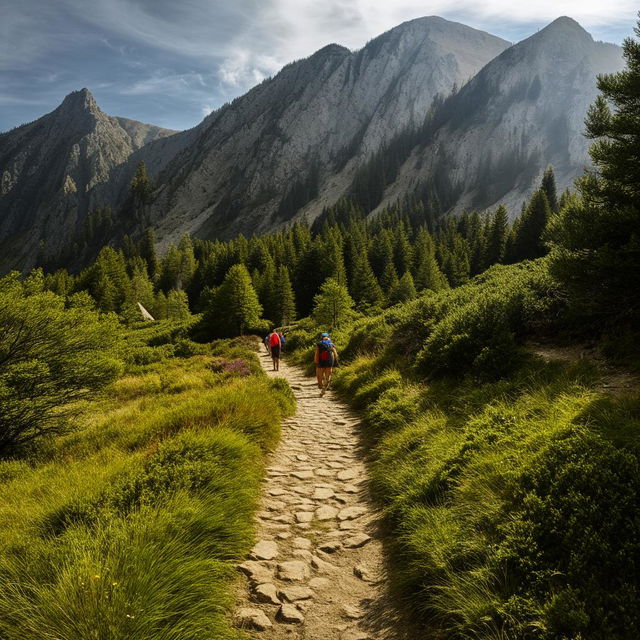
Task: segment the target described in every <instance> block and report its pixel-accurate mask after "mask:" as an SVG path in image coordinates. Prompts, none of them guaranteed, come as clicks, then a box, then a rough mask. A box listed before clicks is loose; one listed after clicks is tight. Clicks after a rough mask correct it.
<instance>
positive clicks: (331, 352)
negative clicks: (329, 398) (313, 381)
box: [313, 333, 338, 396]
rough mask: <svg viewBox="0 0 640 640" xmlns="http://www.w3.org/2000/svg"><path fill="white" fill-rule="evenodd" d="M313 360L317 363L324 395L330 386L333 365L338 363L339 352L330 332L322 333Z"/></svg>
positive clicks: (317, 372)
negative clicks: (330, 336)
mask: <svg viewBox="0 0 640 640" xmlns="http://www.w3.org/2000/svg"><path fill="white" fill-rule="evenodd" d="M313 361H314V362H315V365H316V377H317V378H318V389H320V395H321V396H323V395H324V394H325V391H326V390H327V389H328V388H329V383H330V382H331V374H332V372H333V367H335V366H336V365H337V364H338V352H337V351H336V347H335V345H334V344H333V342H331V339H330V338H329V334H328V333H323V334H322V339H321V340H320V342H318V344H317V346H316V353H315V356H314V359H313Z"/></svg>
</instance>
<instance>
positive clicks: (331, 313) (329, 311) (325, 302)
mask: <svg viewBox="0 0 640 640" xmlns="http://www.w3.org/2000/svg"><path fill="white" fill-rule="evenodd" d="M353 307H354V301H353V299H352V298H351V296H350V295H349V291H348V290H347V288H346V287H345V286H344V285H341V284H340V283H339V282H338V281H337V280H335V279H334V278H327V280H325V282H324V283H323V284H322V286H321V287H320V291H319V292H318V294H317V295H316V296H315V298H314V306H313V313H312V315H313V319H314V320H315V321H316V323H317V324H318V325H321V326H323V327H326V328H327V329H328V330H333V329H336V328H338V327H340V325H341V324H343V323H344V322H345V320H346V319H347V318H348V317H349V315H350V313H351V310H352V309H353Z"/></svg>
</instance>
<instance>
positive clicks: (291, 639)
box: [236, 353, 407, 640]
mask: <svg viewBox="0 0 640 640" xmlns="http://www.w3.org/2000/svg"><path fill="white" fill-rule="evenodd" d="M261 361H262V364H263V366H264V367H265V369H266V370H267V371H268V373H269V375H272V376H281V377H284V378H286V379H287V380H288V381H289V383H290V384H291V387H292V388H293V390H294V393H295V396H296V400H297V403H298V409H297V413H296V415H295V416H293V417H292V418H290V419H289V420H287V421H286V422H285V423H284V425H283V428H282V439H281V442H280V445H279V446H278V448H277V450H276V451H275V452H274V454H273V456H272V459H271V464H270V466H269V468H268V476H267V478H266V480H265V486H264V496H263V500H262V506H261V510H260V511H259V513H258V524H257V528H258V543H257V544H256V545H255V547H254V548H253V550H252V552H251V554H250V557H249V558H247V560H246V561H245V562H244V563H243V564H241V565H240V567H239V568H240V570H241V571H242V572H243V573H244V574H245V575H246V582H245V583H244V585H243V587H242V589H241V593H240V594H239V598H238V600H239V605H238V608H237V610H236V624H237V625H238V626H239V627H240V628H243V629H246V630H247V631H249V634H250V636H251V637H255V638H264V639H265V640H281V639H285V638H286V639H288V640H382V639H383V638H384V639H385V640H386V639H391V638H393V639H394V640H399V639H400V638H405V637H407V636H406V634H404V633H401V632H400V631H399V629H400V628H402V627H403V625H402V624H400V623H399V618H398V616H397V613H396V612H395V611H394V610H393V609H392V608H391V607H390V605H389V601H390V599H389V598H388V596H387V595H386V592H385V580H384V570H383V552H382V544H381V542H380V540H379V539H378V535H377V531H376V530H377V522H376V515H375V513H374V512H373V510H372V508H371V506H370V504H369V502H368V498H367V489H366V471H365V467H364V464H363V463H362V461H361V456H360V453H359V451H358V434H357V428H356V427H357V423H358V420H357V418H356V417H355V416H354V415H353V414H352V413H351V412H350V410H349V409H348V408H347V407H346V405H344V404H343V403H341V402H339V401H338V400H337V399H335V398H334V397H333V394H332V392H331V391H329V392H328V393H327V394H326V395H325V397H324V398H321V397H320V394H319V391H318V389H317V386H316V384H315V380H314V379H312V378H308V377H305V376H304V375H303V373H302V371H301V370H299V369H298V368H296V367H292V366H289V365H287V363H286V362H281V364H280V371H279V372H272V371H270V369H271V360H270V359H269V358H268V356H267V354H266V353H262V354H261Z"/></svg>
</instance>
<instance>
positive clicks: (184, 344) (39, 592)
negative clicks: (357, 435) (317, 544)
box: [0, 310, 294, 640]
mask: <svg viewBox="0 0 640 640" xmlns="http://www.w3.org/2000/svg"><path fill="white" fill-rule="evenodd" d="M60 313H61V314H64V313H68V312H65V311H63V310H61V311H60ZM87 313H89V312H87ZM188 324H189V323H188V322H187V323H186V324H185V323H182V324H180V323H176V322H165V323H160V324H157V325H140V326H138V327H134V328H131V329H129V330H127V332H126V333H125V335H124V336H123V339H124V341H125V347H124V348H122V349H121V350H120V351H119V354H118V355H119V356H120V357H121V358H122V362H123V363H124V365H123V366H125V367H126V368H125V369H124V371H123V370H122V368H121V369H120V372H121V375H120V376H119V377H117V379H115V380H114V381H113V382H111V383H109V384H108V386H106V387H103V388H102V390H101V391H100V392H99V395H98V396H97V397H93V398H86V399H79V400H77V401H76V406H74V407H73V409H74V411H73V412H70V413H68V415H67V416H66V423H65V425H64V428H62V426H59V428H58V429H56V430H55V432H53V433H48V434H43V435H41V437H40V439H39V440H38V441H37V443H38V444H37V446H36V445H35V444H34V446H32V447H31V448H26V449H25V448H22V449H18V450H15V451H14V454H13V455H10V456H8V457H5V459H3V460H2V461H0V637H1V638H3V639H6V640H27V639H28V640H32V639H33V638H41V639H43V640H44V639H51V640H54V639H55V640H61V639H64V640H88V639H90V638H96V639H98V638H100V639H105V638H113V639H115V638H118V639H119V638H136V640H144V639H145V638H148V639H149V640H151V639H153V640H163V639H164V640H169V639H176V640H178V639H179V640H188V639H193V640H195V639H196V638H198V639H200V638H211V637H214V636H212V633H213V630H215V637H216V638H235V637H237V636H236V633H237V632H236V631H234V630H233V629H232V626H231V624H230V618H229V612H230V608H231V606H232V603H233V600H232V594H231V587H232V585H233V582H234V580H235V576H236V574H237V572H236V570H235V564H236V563H237V561H238V560H239V559H240V558H242V557H243V556H244V555H245V554H246V552H247V551H248V549H249V548H250V546H251V543H252V536H253V530H252V527H253V523H252V520H253V518H252V516H253V512H254V510H255V508H256V504H257V498H258V496H259V491H260V481H261V478H262V475H263V471H264V466H263V460H264V454H265V452H266V451H268V450H269V449H270V448H272V447H273V446H274V444H275V443H276V441H277V439H278V435H279V425H280V421H281V419H282V417H283V416H285V415H287V414H289V413H291V412H292V410H293V404H294V401H293V397H292V395H291V393H290V391H289V389H288V387H287V386H286V385H282V384H278V382H277V381H274V382H269V381H268V380H267V378H266V377H265V376H264V374H263V373H262V370H261V368H260V366H259V364H258V362H257V357H256V355H255V353H254V344H255V343H254V342H253V341H251V340H237V341H233V342H218V343H214V344H211V345H195V344H194V343H191V342H189V341H188V340H185V339H184V337H183V336H184V333H185V330H186V328H188Z"/></svg>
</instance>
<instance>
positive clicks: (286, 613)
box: [278, 604, 304, 624]
mask: <svg viewBox="0 0 640 640" xmlns="http://www.w3.org/2000/svg"><path fill="white" fill-rule="evenodd" d="M278 618H279V619H280V620H282V622H289V623H291V624H296V623H300V622H304V616H303V615H302V613H301V612H300V611H298V609H296V608H295V606H294V605H292V604H283V605H282V606H281V607H280V611H278Z"/></svg>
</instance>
